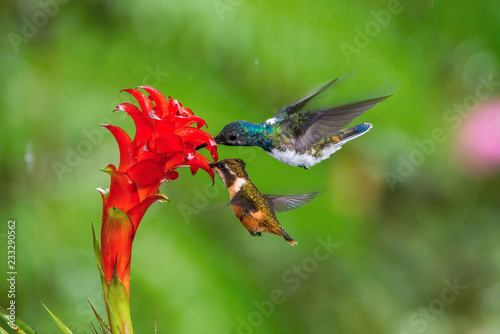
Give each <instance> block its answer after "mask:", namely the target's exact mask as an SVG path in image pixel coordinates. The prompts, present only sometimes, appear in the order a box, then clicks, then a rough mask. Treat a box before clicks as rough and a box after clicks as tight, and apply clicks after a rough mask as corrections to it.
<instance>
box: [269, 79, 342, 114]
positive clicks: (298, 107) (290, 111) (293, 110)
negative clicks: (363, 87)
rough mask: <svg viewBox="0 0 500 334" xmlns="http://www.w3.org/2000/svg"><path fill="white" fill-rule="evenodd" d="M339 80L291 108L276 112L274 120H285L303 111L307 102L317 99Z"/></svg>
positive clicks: (334, 80)
mask: <svg viewBox="0 0 500 334" xmlns="http://www.w3.org/2000/svg"><path fill="white" fill-rule="evenodd" d="M337 80H339V78H336V79H333V80H332V81H330V82H329V83H327V84H326V85H324V86H323V87H321V88H320V89H318V90H317V91H315V92H314V93H312V94H311V95H309V96H307V97H305V98H303V99H302V100H300V101H298V102H295V103H294V104H291V105H289V106H285V107H283V108H281V109H280V110H278V112H276V114H275V115H274V118H276V119H284V118H285V117H286V116H289V115H291V114H294V113H297V112H299V111H301V110H302V109H304V107H305V105H306V104H307V102H309V101H310V100H311V99H312V98H313V97H315V96H316V95H318V94H319V93H321V92H322V91H324V90H325V89H327V88H328V87H330V86H331V85H333V84H334V83H335V82H337Z"/></svg>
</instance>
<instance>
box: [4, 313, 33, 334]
mask: <svg viewBox="0 0 500 334" xmlns="http://www.w3.org/2000/svg"><path fill="white" fill-rule="evenodd" d="M0 317H1V318H2V320H3V321H5V323H6V324H7V325H8V326H9V327H10V328H12V329H13V330H14V332H16V333H20V334H36V332H35V331H34V330H33V329H32V328H31V327H30V326H28V325H26V324H25V323H24V321H22V320H21V319H19V317H16V320H15V321H14V324H15V326H14V327H13V326H12V325H11V321H10V317H9V312H7V310H5V309H4V308H2V307H1V306H0ZM16 326H17V327H16Z"/></svg>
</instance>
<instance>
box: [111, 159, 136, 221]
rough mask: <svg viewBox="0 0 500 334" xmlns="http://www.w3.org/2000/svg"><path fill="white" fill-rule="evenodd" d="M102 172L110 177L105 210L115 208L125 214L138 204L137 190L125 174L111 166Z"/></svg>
mask: <svg viewBox="0 0 500 334" xmlns="http://www.w3.org/2000/svg"><path fill="white" fill-rule="evenodd" d="M103 172H106V173H108V174H109V175H110V176H111V184H110V186H109V194H108V198H107V201H106V210H109V208H110V207H117V208H119V209H121V210H123V211H125V212H126V211H128V210H129V209H130V208H131V207H133V206H135V205H136V204H137V203H139V202H140V198H139V194H138V192H137V188H136V186H135V184H134V182H132V179H131V178H130V177H129V176H128V175H127V174H125V173H121V172H119V171H117V170H116V167H115V166H113V165H108V167H106V168H105V169H103Z"/></svg>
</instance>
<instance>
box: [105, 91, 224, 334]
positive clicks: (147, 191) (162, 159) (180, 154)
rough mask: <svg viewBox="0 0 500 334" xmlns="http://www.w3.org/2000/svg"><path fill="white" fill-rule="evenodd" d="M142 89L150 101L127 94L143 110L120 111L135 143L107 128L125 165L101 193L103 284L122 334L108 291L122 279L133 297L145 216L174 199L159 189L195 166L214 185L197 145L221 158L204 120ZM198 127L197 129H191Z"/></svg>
mask: <svg viewBox="0 0 500 334" xmlns="http://www.w3.org/2000/svg"><path fill="white" fill-rule="evenodd" d="M138 88H142V89H143V90H145V91H146V92H147V93H149V95H150V96H149V97H147V96H146V95H145V94H143V93H142V92H141V91H139V90H136V89H125V90H124V91H126V92H128V93H130V94H131V95H132V96H134V98H135V99H137V101H138V103H139V106H140V109H139V108H137V107H136V106H135V105H133V104H131V103H122V104H120V105H118V106H117V107H116V109H115V110H120V111H125V112H126V113H128V114H129V115H130V116H131V117H132V119H133V120H134V123H135V127H136V134H135V137H134V139H133V140H132V139H131V138H130V137H129V135H128V134H127V133H126V132H125V131H124V130H123V129H121V128H119V127H117V126H113V125H108V124H103V125H102V126H104V127H106V128H107V129H108V130H109V131H111V133H112V134H113V136H114V137H115V139H116V141H117V142H118V147H119V150H120V165H119V167H118V169H117V168H116V167H115V166H114V165H112V164H110V165H108V166H107V167H106V168H105V169H104V171H105V172H106V173H108V174H110V176H111V185H110V187H109V191H104V190H102V189H100V192H101V195H102V198H103V217H102V228H101V252H100V257H101V258H100V259H98V262H99V260H101V263H100V265H101V269H102V272H101V275H102V277H101V279H102V280H103V282H102V283H103V289H104V294H105V300H106V305H107V310H108V317H109V318H110V325H112V323H113V322H115V321H116V323H117V326H118V327H120V328H121V331H122V332H127V333H131V332H132V330H131V327H130V329H127V326H125V325H123V326H122V325H121V324H120V321H119V318H120V316H119V315H117V314H116V313H119V312H120V310H118V311H116V310H115V311H114V312H113V310H111V313H112V314H113V316H111V315H110V309H109V308H110V307H112V306H109V305H108V303H110V302H111V301H110V300H109V298H108V296H107V295H108V290H109V293H111V292H110V291H111V285H112V284H111V283H112V280H113V279H114V278H115V277H116V278H118V279H119V280H120V281H121V283H122V284H123V288H124V289H125V291H126V295H127V297H128V296H129V286H130V258H131V251H132V242H133V239H134V236H135V233H136V231H137V228H138V226H139V223H140V222H141V219H142V217H143V215H144V213H145V212H146V210H147V208H148V207H149V206H150V205H151V204H152V203H154V202H155V201H158V200H160V201H166V200H168V199H167V197H166V196H165V195H163V194H162V193H161V192H160V191H159V187H160V184H161V183H162V182H169V181H172V180H175V179H177V178H178V176H179V173H178V172H176V171H175V169H176V168H178V167H182V166H189V167H190V168H191V172H192V174H193V175H194V174H195V173H196V172H197V171H198V169H199V168H201V169H203V170H205V171H206V172H207V173H208V174H209V175H210V177H211V178H212V182H213V178H214V174H213V171H212V169H211V168H210V166H209V160H208V159H207V158H206V157H205V156H203V155H202V154H201V153H199V152H197V151H196V149H195V147H196V146H198V145H201V144H206V145H207V149H208V150H209V151H210V154H211V156H212V158H213V160H214V162H215V161H217V159H218V155H217V145H216V143H215V141H214V139H213V137H212V136H211V135H210V134H209V133H207V132H205V131H203V130H201V129H200V128H201V127H202V126H206V123H205V121H204V120H203V119H201V118H199V117H197V116H195V115H194V114H193V112H192V111H191V110H190V109H189V108H184V107H183V106H182V104H181V103H180V102H179V101H177V100H174V99H172V98H170V97H169V98H168V99H166V98H165V97H164V96H163V95H162V94H161V93H160V92H159V91H157V90H156V89H154V88H152V87H149V86H140V87H138ZM193 124H195V125H196V127H193V126H191V125H193ZM96 254H98V253H96ZM96 256H98V255H96ZM115 273H116V275H115ZM115 299H116V298H115ZM127 299H128V298H127ZM111 318H113V320H112V319H111ZM111 327H112V329H113V326H111ZM124 330H125V331H124Z"/></svg>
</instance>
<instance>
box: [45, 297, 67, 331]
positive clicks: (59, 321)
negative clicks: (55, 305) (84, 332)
mask: <svg viewBox="0 0 500 334" xmlns="http://www.w3.org/2000/svg"><path fill="white" fill-rule="evenodd" d="M41 303H42V305H43V307H45V309H46V310H47V312H49V314H50V316H51V317H52V319H54V321H55V323H56V324H57V326H59V328H60V329H61V331H62V332H63V333H64V334H73V333H72V332H71V331H70V330H69V328H68V327H66V325H65V324H63V323H62V321H61V320H59V318H58V317H56V316H55V314H54V313H52V312H50V310H49V308H48V307H47V306H45V304H44V303H43V302H41Z"/></svg>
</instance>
